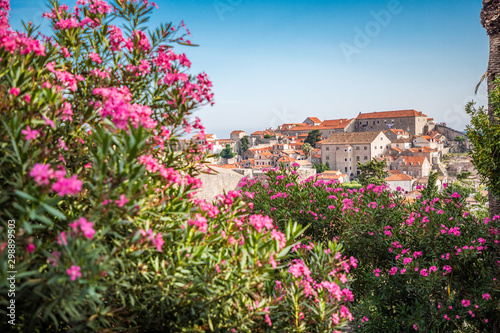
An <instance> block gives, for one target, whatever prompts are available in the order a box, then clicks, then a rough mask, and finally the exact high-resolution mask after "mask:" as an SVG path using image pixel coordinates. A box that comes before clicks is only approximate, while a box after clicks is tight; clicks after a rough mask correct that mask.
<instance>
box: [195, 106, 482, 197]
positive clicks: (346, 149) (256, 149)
mask: <svg viewBox="0 0 500 333" xmlns="http://www.w3.org/2000/svg"><path fill="white" fill-rule="evenodd" d="M191 140H195V141H199V143H204V142H205V140H206V141H207V142H208V143H210V145H211V147H212V148H211V151H210V153H212V154H213V155H215V156H216V157H213V158H212V159H211V163H212V166H215V167H218V168H217V170H220V169H228V170H233V171H237V173H238V174H241V175H244V176H249V177H253V176H257V177H258V176H259V175H260V174H261V173H262V170H265V169H266V168H273V167H276V166H278V165H282V166H284V167H289V166H291V165H293V164H296V165H297V164H298V165H299V170H300V171H301V172H302V173H303V174H304V175H305V176H311V175H314V174H317V177H318V178H320V179H325V180H330V179H333V180H337V181H339V182H341V183H349V182H352V181H357V179H358V175H359V174H360V170H358V162H359V163H361V164H365V163H366V162H368V161H371V160H373V159H375V160H378V161H385V163H386V171H387V172H388V176H387V177H386V178H385V182H386V184H387V185H388V186H390V187H391V189H396V188H398V187H399V188H401V189H403V190H404V191H405V192H406V193H407V195H409V196H411V195H415V192H416V190H418V189H419V187H420V186H423V185H427V181H428V179H429V175H430V173H431V171H433V170H434V171H437V172H438V173H439V177H438V180H437V186H438V188H442V187H443V184H446V183H448V182H450V181H453V180H454V179H456V176H457V175H459V174H461V173H464V172H466V173H467V177H468V178H469V180H470V181H471V183H472V184H474V185H476V187H477V185H479V179H478V177H477V174H476V172H475V170H474V168H473V165H472V163H470V160H469V158H468V157H467V156H465V154H463V153H465V152H467V150H468V149H469V148H470V147H469V146H470V145H469V142H468V140H467V137H466V135H465V133H463V132H460V131H458V130H455V129H452V128H450V127H447V126H446V124H444V123H436V122H435V121H434V119H433V118H430V117H428V116H427V115H426V114H424V113H422V112H419V111H416V110H412V109H410V110H397V111H383V112H370V113H360V114H359V115H358V116H357V117H356V118H352V119H328V120H323V121H321V120H320V119H318V118H317V117H308V118H306V119H304V120H303V121H302V122H300V123H287V124H282V125H280V126H277V128H268V129H263V130H259V131H255V132H253V133H250V134H248V133H246V132H244V131H241V130H234V131H232V132H231V134H230V138H228V139H219V138H217V137H216V136H215V135H214V134H206V137H205V138H204V139H199V138H198V137H197V136H194V137H193V138H192V139H191ZM450 156H454V157H455V158H451V159H450ZM417 194H418V193H417Z"/></svg>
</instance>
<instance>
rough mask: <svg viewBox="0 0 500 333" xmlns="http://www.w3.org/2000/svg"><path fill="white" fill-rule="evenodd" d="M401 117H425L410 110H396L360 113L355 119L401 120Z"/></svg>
mask: <svg viewBox="0 0 500 333" xmlns="http://www.w3.org/2000/svg"><path fill="white" fill-rule="evenodd" d="M403 117H427V115H425V114H423V113H419V112H418V111H415V110H413V109H411V110H396V111H380V112H368V113H360V114H359V115H358V116H357V117H356V119H358V120H359V119H374V118H403Z"/></svg>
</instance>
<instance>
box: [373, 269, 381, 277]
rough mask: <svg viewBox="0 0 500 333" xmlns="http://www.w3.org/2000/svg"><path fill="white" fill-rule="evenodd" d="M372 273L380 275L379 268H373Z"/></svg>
mask: <svg viewBox="0 0 500 333" xmlns="http://www.w3.org/2000/svg"><path fill="white" fill-rule="evenodd" d="M373 274H375V276H380V269H378V268H375V269H374V270H373Z"/></svg>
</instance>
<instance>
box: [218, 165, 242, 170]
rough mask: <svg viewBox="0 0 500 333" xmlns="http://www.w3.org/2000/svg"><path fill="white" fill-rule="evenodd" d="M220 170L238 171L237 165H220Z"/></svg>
mask: <svg viewBox="0 0 500 333" xmlns="http://www.w3.org/2000/svg"><path fill="white" fill-rule="evenodd" d="M218 167H219V168H223V169H237V168H238V167H237V166H236V165H235V164H222V165H218Z"/></svg>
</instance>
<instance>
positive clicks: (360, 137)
mask: <svg viewBox="0 0 500 333" xmlns="http://www.w3.org/2000/svg"><path fill="white" fill-rule="evenodd" d="M379 134H380V132H356V133H333V134H332V135H330V137H329V138H328V139H326V140H325V142H324V143H323V144H356V143H372V142H373V141H374V140H375V138H377V136H378V135H379Z"/></svg>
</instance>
